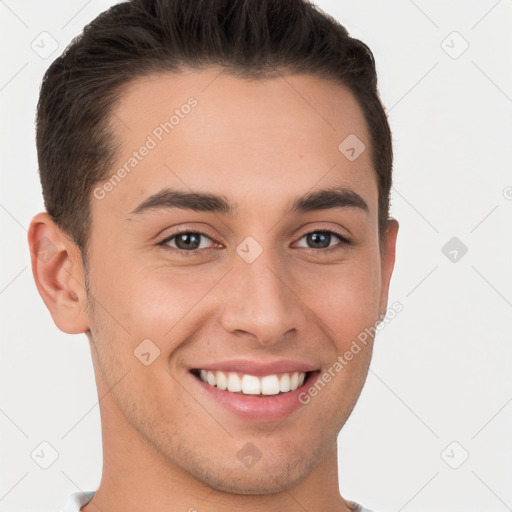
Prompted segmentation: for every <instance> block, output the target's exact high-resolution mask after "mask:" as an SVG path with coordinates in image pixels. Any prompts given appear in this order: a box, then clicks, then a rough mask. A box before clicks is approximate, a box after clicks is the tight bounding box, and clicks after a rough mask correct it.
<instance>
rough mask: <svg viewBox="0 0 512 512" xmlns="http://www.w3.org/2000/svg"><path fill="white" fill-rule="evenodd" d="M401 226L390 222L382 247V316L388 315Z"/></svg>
mask: <svg viewBox="0 0 512 512" xmlns="http://www.w3.org/2000/svg"><path fill="white" fill-rule="evenodd" d="M398 228H399V224H398V221H397V220H396V219H390V220H389V221H388V227H387V230H386V235H385V239H384V243H383V247H382V254H381V297H380V314H381V316H385V315H386V309H387V305H388V292H389V283H390V281H391V275H392V274H393V268H394V266H395V253H396V239H397V235H398Z"/></svg>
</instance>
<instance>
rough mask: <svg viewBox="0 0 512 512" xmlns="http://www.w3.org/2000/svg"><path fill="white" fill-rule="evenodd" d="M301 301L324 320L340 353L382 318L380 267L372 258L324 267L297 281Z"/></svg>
mask: <svg viewBox="0 0 512 512" xmlns="http://www.w3.org/2000/svg"><path fill="white" fill-rule="evenodd" d="M296 282H297V283H298V287H299V290H300V291H299V293H298V295H299V296H300V297H303V298H304V302H305V303H306V304H307V305H308V306H309V307H310V308H311V309H312V310H313V311H314V312H315V313H316V315H317V316H318V317H319V318H320V319H321V320H322V325H324V328H325V331H326V335H327V336H328V337H329V338H330V339H331V340H333V342H334V343H335V344H336V348H337V350H338V352H340V351H341V350H344V349H345V346H346V345H350V344H351V342H352V340H353V339H355V338H357V336H358V335H359V333H361V332H362V331H364V329H365V328H367V327H370V326H374V325H375V323H376V322H377V320H378V315H379V300H380V264H379V262H378V258H376V257H375V256H373V255H372V254H367V255H365V256H364V257H359V258H357V261H356V259H355V258H354V260H353V261H346V262H343V263H341V264H339V265H338V266H329V267H328V266H325V267H324V268H322V267H321V266H318V267H316V268H315V269H311V270H310V271H309V273H305V272H303V271H301V272H300V276H298V277H297V280H296Z"/></svg>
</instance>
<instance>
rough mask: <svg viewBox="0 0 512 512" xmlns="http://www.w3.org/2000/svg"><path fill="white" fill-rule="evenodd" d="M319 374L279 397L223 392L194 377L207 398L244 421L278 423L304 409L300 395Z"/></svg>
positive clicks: (311, 374)
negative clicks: (299, 409)
mask: <svg viewBox="0 0 512 512" xmlns="http://www.w3.org/2000/svg"><path fill="white" fill-rule="evenodd" d="M318 375H319V372H313V373H310V374H308V378H307V379H306V381H305V382H304V384H302V386H300V387H299V388H297V389H295V390H294V391H288V392H286V393H279V394H277V395H244V394H242V393H231V392H230V391H223V390H221V389H219V388H216V387H215V386H211V385H210V384H208V383H206V382H203V381H202V380H201V379H199V378H198V377H196V376H195V375H192V374H191V376H192V378H193V379H194V380H195V381H196V382H197V384H199V386H200V388H201V389H202V390H203V391H204V392H205V393H207V396H208V397H209V398H211V399H213V400H215V401H216V402H217V403H218V404H220V405H221V406H223V407H224V408H225V409H227V410H228V411H230V412H232V413H234V414H236V415H237V416H240V417H242V418H244V419H248V420H253V421H276V420H280V419H283V418H285V417H286V416H288V415H289V414H291V413H292V412H293V411H295V410H297V409H298V408H299V407H302V406H303V404H302V403H301V402H300V401H299V395H300V394H301V393H302V392H304V391H305V390H306V389H308V388H309V387H310V386H311V385H312V384H313V383H314V382H315V380H316V379H317V378H318Z"/></svg>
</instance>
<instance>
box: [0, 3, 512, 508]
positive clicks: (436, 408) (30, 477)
mask: <svg viewBox="0 0 512 512" xmlns="http://www.w3.org/2000/svg"><path fill="white" fill-rule="evenodd" d="M112 3H113V2H109V1H106V0H102V1H100V0H90V1H89V2H86V1H84V0H73V1H67V2H56V1H45V2H36V1H35V0H32V1H26V2H15V1H14V0H5V1H0V34H1V36H0V38H1V45H0V53H1V58H2V66H1V75H0V76H1V78H0V102H1V127H0V129H1V137H0V141H1V187H0V224H1V229H2V244H1V248H2V250H1V256H0V257H1V262H0V264H1V266H0V268H1V275H0V307H1V357H0V392H1V395H0V434H1V446H0V450H1V452H0V461H1V463H0V510H2V511H3V512H6V511H13V512H14V511H16V512H18V511H29V510H34V511H35V510H38V511H52V510H60V508H61V507H62V505H63V503H64V501H65V500H66V499H67V497H68V495H69V494H71V493H73V492H77V491H78V490H84V491H86V490H95V489H96V488H97V486H98V483H99V480H100V476H101V461H102V454H101V436H100V417H99V409H98V404H97V395H96V388H95V384H94V377H93V369H92V364H91V360H90V354H89V348H88V344H87V339H86V337H85V335H83V334H82V335H75V336H70V335H67V334H63V333H61V332H60V331H59V330H58V329H57V328H56V327H55V325H54V324H53V322H52V319H51V317H50V315H49V313H48V311H47V310H46V308H45V306H44V304H43V302H42V300H41V298H40V297H39V295H38V293H37V290H36V287H35V285H34V282H33V278H32V275H31V270H30V259H29V250H28V245H27V242H26V230H27V228H28V225H29V222H30V219H31V218H32V216H33V215H34V214H35V213H37V212H39V211H41V210H43V202H42V197H41V189H40V184H39V178H38V174H37V160H36V150H35V142H34V136H35V132H34V114H35V106H36V102H37V97H38V90H39V85H40V82H41V78H42V76H43V73H44V71H45V70H46V68H47V67H48V66H49V64H50V63H51V61H52V60H53V59H54V58H55V57H56V56H57V55H58V54H60V52H61V51H62V50H63V49H64V48H65V46H66V45H67V44H68V42H69V41H70V40H71V38H72V37H74V36H75V35H77V34H78V33H79V32H80V31H81V30H82V27H83V26H84V25H85V24H86V23H87V22H89V21H90V20H92V19H93V18H94V17H95V16H96V15H97V14H98V13H99V12H101V11H103V10H104V9H106V8H107V7H108V6H109V5H111V4H112ZM317 3H318V5H319V6H320V7H321V8H322V9H324V10H325V11H326V12H328V13H330V14H332V15H334V16H335V17H336V18H337V19H339V20H340V21H341V23H342V24H344V25H345V26H346V27H347V28H348V30H349V32H350V33H351V35H353V36H355V37H358V38H360V39H362V40H363V41H364V42H365V43H367V44H368V45H369V47H370V48H371V49H372V51H373V52H374V55H375V58H376V61H377V68H378V74H379V83H380V91H381V95H382V98H383V101H384V104H385V105H386V106H387V109H388V111H389V117H390V123H391V127H392V131H393V137H394V151H395V168H394V188H393V203H392V214H393V215H394V216H395V217H396V218H397V219H398V220H399V221H400V224H401V228H400V233H399V241H398V255H397V263H396V269H395V274H394V278H393V283H392V287H391V292H390V304H391V303H392V302H393V301H400V302H401V303H402V304H403V307H404V309H403V311H402V312H401V313H400V314H399V315H398V316H397V317H396V318H395V319H394V320H393V321H392V322H391V323H390V324H389V325H387V326H386V327H385V329H384V330H383V331H382V332H381V333H380V334H379V336H378V338H377V342H376V346H375V353H374V359H373V363H372V368H371V371H370V374H369V377H368V381H367V384H366V386H365V388H364V390H363V393H362V395H361V399H360V402H359V403H358V405H357V406H356V409H355V410H354V413H353V415H352V417H351V418H350V419H349V421H348V423H347V424H346V427H345V428H344V430H343V431H342V434H341V435H340V454H339V459H340V484H341V490H342V494H343V495H344V496H345V497H346V498H349V499H355V500H357V501H359V502H361V503H362V504H364V505H365V506H367V507H369V508H372V509H375V510H376V512H386V511H395V512H399V511H404V512H413V511H416V512H423V511H434V510H435V511H436V512H441V511H454V512H455V511H460V512H462V511H464V512H470V511H475V512H476V511H482V510H485V511H487V512H491V511H496V512H502V511H503V512H504V511H506V510H511V509H512V508H511V507H512V485H511V478H512V476H511V475H512V430H511V426H512V378H511V373H510V367H511V363H512V336H511V334H510V328H509V326H510V322H511V320H512V266H511V262H512V242H511V237H512V229H511V227H512V223H511V221H512V200H511V199H512V171H511V162H512V149H511V147H512V76H511V75H512V71H511V69H512V67H511V64H512V58H511V57H512V55H511V53H512V51H511V50H512V30H511V27H512V1H511V0H500V1H496V0H481V1H478V2H477V1H467V0H464V1H462V0H458V1H452V2H442V1H433V0H428V1H427V0H416V1H415V2H413V1H412V0H399V1H394V2H391V1H385V2H384V1H378V0H364V1H362V0H359V1H355V0H354V1H339V0H322V1H319V2H317ZM43 31H46V32H48V33H49V34H51V37H52V38H53V39H55V41H56V42H57V43H58V49H57V50H56V51H55V53H53V54H52V55H50V56H49V57H48V58H47V59H43V58H41V57H40V56H39V55H38V54H37V53H36V52H35V51H34V50H33V48H32V47H31V44H32V41H34V40H35V41H36V42H37V41H40V37H48V36H40V34H41V32H43ZM454 31H456V32H457V33H458V34H453V32H454ZM462 38H463V39H462ZM464 40H466V41H467V43H468V44H469V47H468V48H467V50H466V51H465V52H464V53H462V54H461V55H460V56H459V55H458V54H459V53H460V52H461V50H463V49H464V44H465V43H464ZM47 41H48V42H49V41H50V40H49V39H48V40H47ZM443 41H444V42H443ZM46 48H51V46H49V45H48V44H47V45H46ZM454 57H457V58H454ZM454 236H455V237H457V238H458V239H459V240H460V241H461V242H462V243H463V244H464V245H465V246H466V247H467V249H468V252H467V254H465V255H464V256H462V257H460V255H461V254H462V253H461V252H460V250H459V252H458V261H456V262H453V261H450V259H449V258H448V257H447V256H445V254H444V253H443V251H442V248H443V246H444V245H445V244H446V243H447V242H448V241H449V240H450V239H451V238H452V237H454ZM453 254H454V253H452V256H453ZM452 256H451V257H452ZM326 414H328V412H326ZM42 441H47V442H49V443H50V444H51V445H52V446H53V447H54V448H55V449H56V450H57V452H58V454H59V457H58V459H57V460H56V461H55V463H54V464H52V465H51V466H50V467H49V468H48V469H42V468H40V467H39V466H38V465H37V464H36V463H35V462H34V460H33V459H32V458H31V452H32V451H33V450H34V449H35V448H36V447H38V446H39V444H40V443H41V442H42ZM453 441H456V444H451V445H450V443H452V442H453ZM448 445H450V446H449V447H448V449H446V450H445V448H446V447H447V446H448ZM466 452H467V454H469V458H468V459H467V460H466V461H465V462H464V463H463V464H462V465H461V466H460V467H459V468H458V469H452V467H450V465H449V464H451V465H452V466H457V465H458V464H460V462H461V461H462V460H463V458H464V456H465V455H466ZM47 453H48V452H47ZM442 454H444V455H442Z"/></svg>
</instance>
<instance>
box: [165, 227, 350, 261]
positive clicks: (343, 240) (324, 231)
mask: <svg viewBox="0 0 512 512" xmlns="http://www.w3.org/2000/svg"><path fill="white" fill-rule="evenodd" d="M313 233H322V234H329V235H335V236H336V237H338V238H339V239H340V240H341V242H340V243H339V244H337V245H334V246H333V247H327V248H325V249H313V248H311V247H302V249H308V250H309V251H312V252H314V253H315V254H317V253H330V252H332V251H336V250H340V249H342V248H343V246H349V245H353V242H352V241H351V240H350V239H348V238H347V237H346V236H345V235H343V234H341V233H340V232H338V231H335V230H332V229H315V230H313V231H308V232H307V233H304V234H303V235H302V236H301V237H300V238H299V240H301V239H302V238H304V237H305V236H308V235H311V234H313ZM183 234H194V235H200V236H204V237H206V238H208V239H210V240H211V241H212V242H215V240H213V239H212V238H211V237H210V236H208V235H207V234H206V233H203V232H202V231H193V230H190V229H184V230H181V231H176V232H175V233H173V234H172V235H170V236H168V237H166V238H164V239H163V240H162V241H161V242H158V244H157V245H159V246H162V247H163V248H164V249H169V250H172V251H173V252H175V253H177V254H180V255H183V256H196V255H198V254H199V253H200V252H202V251H205V249H193V250H190V251H185V250H183V249H177V248H176V247H170V246H167V245H166V244H167V243H168V242H170V241H171V240H172V239H173V238H175V237H177V236H179V235H183ZM215 243H218V242H215ZM209 249H211V248H209Z"/></svg>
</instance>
